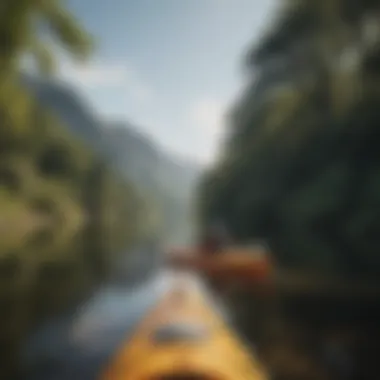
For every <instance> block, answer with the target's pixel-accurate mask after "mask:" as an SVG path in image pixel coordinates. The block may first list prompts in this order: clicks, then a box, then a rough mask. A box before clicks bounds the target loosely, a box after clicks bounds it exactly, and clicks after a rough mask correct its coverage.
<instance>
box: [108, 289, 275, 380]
mask: <svg viewBox="0 0 380 380" xmlns="http://www.w3.org/2000/svg"><path fill="white" fill-rule="evenodd" d="M165 379H166V380H170V379H171V380H181V379H182V380H186V379H187V380H190V379H193V380H196V379H198V380H201V379H204V380H207V379H209V380H232V379H236V380H266V379H267V377H266V375H265V372H264V370H263V368H261V366H260V365H259V363H258V362H256V360H255V359H254V357H252V356H251V355H250V354H249V353H248V350H247V348H246V347H244V345H243V344H242V343H241V342H240V341H239V340H238V339H237V337H236V336H235V335H234V334H233V333H232V332H231V331H230V330H229V328H228V327H227V325H226V324H225V323H224V321H223V319H222V318H221V317H220V316H219V315H218V314H217V313H216V312H214V311H213V310H212V309H211V308H210V306H208V305H207V302H206V300H205V299H204V297H203V295H202V292H201V291H200V290H199V289H197V288H196V287H195V286H190V285H189V284H178V285H177V286H175V290H173V291H172V292H171V293H169V294H168V295H167V296H166V297H165V298H164V299H163V300H162V302H161V303H160V304H159V305H158V306H157V307H156V308H155V309H154V310H153V311H152V312H151V313H150V314H149V315H148V317H147V318H146V319H145V320H144V321H143V322H142V324H141V325H140V326H139V328H138V329H137V331H136V333H135V335H134V336H133V337H132V340H130V341H128V343H126V344H125V346H124V347H121V349H120V350H119V352H117V353H116V355H115V356H114V358H113V359H112V360H111V361H110V363H109V364H108V366H107V368H106V369H105V372H104V373H103V375H102V377H101V380H165Z"/></svg>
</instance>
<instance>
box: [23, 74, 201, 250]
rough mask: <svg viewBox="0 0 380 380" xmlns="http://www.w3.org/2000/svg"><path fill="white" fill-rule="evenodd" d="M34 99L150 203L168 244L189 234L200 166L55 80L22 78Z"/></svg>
mask: <svg viewBox="0 0 380 380" xmlns="http://www.w3.org/2000/svg"><path fill="white" fill-rule="evenodd" d="M24 81H25V84H26V85H27V87H28V88H29V89H30V90H31V91H32V93H33V95H34V96H35V97H36V99H37V100H38V101H39V102H40V103H41V104H43V105H44V106H46V107H47V108H49V109H51V110H52V111H53V112H55V113H56V114H58V116H59V117H60V119H61V120H62V121H63V122H64V125H66V126H67V128H68V129H69V130H70V131H71V132H72V133H74V134H75V135H76V136H77V137H78V138H79V139H81V140H82V141H84V142H85V143H87V144H88V145H89V146H90V147H91V148H92V149H93V150H95V151H96V152H97V153H99V154H100V155H101V156H102V157H103V158H104V159H106V160H107V162H109V163H110V164H111V165H112V166H113V167H114V168H115V169H116V170H117V172H118V173H120V175H121V176H122V177H123V178H125V179H128V180H130V181H132V183H133V184H134V185H135V186H136V187H137V188H138V189H139V190H140V191H141V193H142V194H145V195H146V196H147V198H148V199H149V200H150V201H152V202H153V204H154V207H155V208H156V212H157V213H158V216H159V220H160V222H159V226H158V232H159V234H160V235H161V236H162V237H163V238H164V240H165V241H166V242H168V243H183V242H185V241H187V240H188V239H190V236H191V224H192V223H191V208H192V207H191V206H192V193H193V190H194V188H195V186H196V184H197V179H198V176H199V173H200V168H199V167H198V165H196V164H195V163H192V162H189V161H187V160H185V159H184V158H182V157H178V156H175V155H173V154H170V153H168V152H166V151H164V150H163V149H161V148H159V147H158V146H157V144H156V143H155V142H154V141H153V140H152V139H150V138H149V137H147V136H145V135H144V134H142V133H141V132H139V130H138V128H137V127H135V126H133V125H131V124H130V123H128V122H127V121H110V120H109V121H104V120H102V119H101V118H100V117H99V116H98V115H97V113H96V111H95V110H94V109H93V108H92V107H91V106H90V105H89V104H87V103H86V102H85V100H84V99H83V98H82V97H81V96H80V95H79V94H78V93H77V91H76V90H75V89H74V88H72V87H70V86H69V85H67V84H65V83H62V82H58V81H47V80H41V79H39V78H34V77H29V76H28V77H25V78H24Z"/></svg>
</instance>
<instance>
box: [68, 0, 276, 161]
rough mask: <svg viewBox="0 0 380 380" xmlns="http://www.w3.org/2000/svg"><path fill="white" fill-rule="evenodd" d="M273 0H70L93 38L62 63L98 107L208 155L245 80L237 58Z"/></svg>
mask: <svg viewBox="0 0 380 380" xmlns="http://www.w3.org/2000/svg"><path fill="white" fill-rule="evenodd" d="M273 3H274V0H107V1H105V0H69V4H70V7H71V9H72V10H73V11H74V12H75V14H76V15H77V16H78V18H79V19H80V20H81V21H82V22H83V23H84V25H85V26H86V27H87V28H88V30H89V31H90V32H91V33H93V34H94V35H95V37H96V38H97V39H98V41H99V43H98V49H97V52H96V56H95V57H94V59H93V60H92V62H90V63H89V64H87V65H86V66H85V67H77V66H73V65H72V64H70V63H68V62H63V63H62V73H61V74H62V75H63V76H64V77H65V78H66V79H67V80H70V81H71V82H73V83H74V84H75V85H77V86H78V87H80V89H81V90H82V91H84V92H85V95H86V97H87V99H88V101H89V102H90V103H91V104H92V105H94V106H95V107H96V109H97V112H98V113H99V114H100V115H105V116H106V117H111V118H114V119H123V120H127V121H130V122H132V123H134V124H135V125H136V126H137V127H138V128H141V129H142V130H143V131H144V132H146V133H148V134H149V135H151V136H153V137H154V138H155V139H156V140H157V141H158V142H159V143H160V144H161V145H163V146H164V147H166V148H168V149H170V150H171V151H175V152H180V153H182V154H183V155H185V156H190V157H193V158H195V159H196V160H199V161H203V162H207V161H209V160H210V159H212V157H213V156H214V154H215V149H216V146H217V140H218V135H219V133H220V132H221V131H222V130H223V114H224V112H225V111H226V110H227V109H228V104H230V103H231V101H232V100H233V99H234V97H235V96H236V94H237V92H238V91H239V88H241V87H242V84H243V83H244V77H243V69H242V59H243V57H244V52H245V51H246V48H247V47H249V46H250V45H251V44H252V42H253V41H254V40H255V39H257V38H259V36H260V33H261V32H262V31H263V27H264V26H265V24H266V23H267V22H268V21H269V20H270V12H271V10H272V8H273Z"/></svg>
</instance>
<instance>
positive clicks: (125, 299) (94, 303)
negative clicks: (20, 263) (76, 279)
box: [22, 269, 226, 380]
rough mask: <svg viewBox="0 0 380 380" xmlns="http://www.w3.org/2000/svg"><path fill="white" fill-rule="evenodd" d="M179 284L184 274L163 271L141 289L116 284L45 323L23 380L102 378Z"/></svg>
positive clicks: (33, 341) (27, 357) (28, 348)
mask: <svg viewBox="0 0 380 380" xmlns="http://www.w3.org/2000/svg"><path fill="white" fill-rule="evenodd" d="M180 276H182V278H183V279H185V280H187V281H190V282H191V283H192V284H193V285H195V286H197V287H200V288H201V289H202V292H203V294H204V296H205V297H207V298H208V300H209V302H210V305H211V307H213V308H214V309H215V310H219V311H220V312H222V313H223V314H226V313H225V311H224V310H223V309H222V307H221V306H220V305H219V304H218V303H217V302H216V301H215V299H214V298H213V297H212V295H211V294H209V292H208V291H207V288H206V287H205V286H203V284H202V281H201V280H200V279H199V278H197V277H196V276H194V275H185V274H182V275H180ZM175 280H178V273H177V274H174V273H173V272H170V271H167V270H165V269H160V270H158V271H157V272H156V273H155V274H154V275H152V276H151V278H150V279H148V280H147V281H145V283H143V284H140V285H137V286H132V287H131V285H130V284H128V283H127V282H125V283H124V282H123V281H122V282H120V281H119V280H118V281H114V282H113V283H109V284H108V285H105V286H103V287H102V288H100V289H99V290H98V291H97V292H96V293H95V294H94V295H93V296H92V297H91V298H90V299H88V300H87V301H86V302H85V303H83V304H82V305H81V307H79V308H77V309H76V310H73V311H71V312H69V313H68V314H67V315H65V316H62V317H60V318H57V319H56V320H53V321H50V322H49V323H47V324H45V325H44V326H43V327H42V328H40V329H39V330H38V331H36V332H35V333H34V334H33V335H32V336H31V337H30V339H29V340H28V342H27V343H26V345H25V347H24V350H23V353H22V363H23V367H25V368H26V371H25V375H24V376H23V380H68V379H70V380H76V379H78V380H95V379H97V378H98V377H99V375H100V373H101V370H102V368H103V367H104V366H105V364H106V363H107V362H108V360H109V359H110V357H112V355H113V354H114V353H115V352H116V351H117V350H118V348H119V347H120V345H121V344H123V343H124V342H126V341H127V340H128V338H129V337H130V336H131V334H132V333H133V331H134V329H135V328H136V327H137V325H138V324H139V323H140V322H141V320H142V319H143V318H144V316H146V315H147V313H148V312H149V311H150V310H151V309H152V308H154V307H155V305H157V304H158V302H160V300H161V299H162V298H163V297H164V296H165V294H166V293H167V292H168V291H170V289H171V288H172V287H173V286H174V281H175Z"/></svg>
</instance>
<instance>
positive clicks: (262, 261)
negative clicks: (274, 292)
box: [167, 247, 274, 285]
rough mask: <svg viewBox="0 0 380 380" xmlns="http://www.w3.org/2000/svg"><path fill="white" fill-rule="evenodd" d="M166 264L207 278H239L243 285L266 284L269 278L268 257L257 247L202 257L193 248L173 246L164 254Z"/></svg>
mask: <svg viewBox="0 0 380 380" xmlns="http://www.w3.org/2000/svg"><path fill="white" fill-rule="evenodd" d="M167 261H168V264H169V266H171V267H174V268H179V269H187V270H193V271H196V272H198V273H201V274H203V275H205V276H206V277H208V278H211V279H222V280H224V281H226V282H229V281H232V282H233V281H239V282H241V283H245V284H247V285H249V284H254V283H268V282H270V281H271V280H272V278H273V272H274V270H273V265H272V262H271V260H270V258H269V256H268V255H267V254H266V252H264V250H261V249H259V248H250V247H247V248H245V247H231V248H228V249H225V250H223V251H222V252H221V253H220V254H217V255H212V256H206V255H202V254H200V253H199V252H197V251H195V250H190V249H189V250H186V249H177V250H174V251H172V252H171V253H170V254H169V255H168V259H167Z"/></svg>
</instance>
